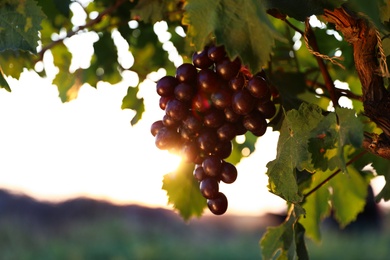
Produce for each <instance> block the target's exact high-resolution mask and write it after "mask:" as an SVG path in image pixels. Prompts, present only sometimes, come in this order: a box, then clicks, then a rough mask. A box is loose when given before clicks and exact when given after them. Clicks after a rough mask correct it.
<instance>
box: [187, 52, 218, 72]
mask: <svg viewBox="0 0 390 260" xmlns="http://www.w3.org/2000/svg"><path fill="white" fill-rule="evenodd" d="M207 52H208V47H205V48H204V49H203V50H202V51H201V52H195V53H194V54H193V56H192V63H193V64H194V65H195V66H196V67H197V68H199V69H207V68H209V67H211V65H213V63H214V62H213V61H212V60H210V58H209V56H208V53H207Z"/></svg>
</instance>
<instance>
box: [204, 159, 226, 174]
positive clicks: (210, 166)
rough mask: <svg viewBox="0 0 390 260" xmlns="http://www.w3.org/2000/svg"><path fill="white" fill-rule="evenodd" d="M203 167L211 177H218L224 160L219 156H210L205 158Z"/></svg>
mask: <svg viewBox="0 0 390 260" xmlns="http://www.w3.org/2000/svg"><path fill="white" fill-rule="evenodd" d="M202 167H203V170H204V172H205V173H206V175H207V176H209V177H217V176H218V175H219V173H220V171H221V167H222V161H221V159H220V158H219V157H217V156H208V157H206V158H205V159H204V160H203V163H202Z"/></svg>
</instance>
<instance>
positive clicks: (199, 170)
mask: <svg viewBox="0 0 390 260" xmlns="http://www.w3.org/2000/svg"><path fill="white" fill-rule="evenodd" d="M193 175H194V177H195V179H197V180H198V181H199V182H201V181H203V180H204V179H205V178H206V173H205V172H204V170H203V167H202V166H201V165H197V166H195V170H194V172H193Z"/></svg>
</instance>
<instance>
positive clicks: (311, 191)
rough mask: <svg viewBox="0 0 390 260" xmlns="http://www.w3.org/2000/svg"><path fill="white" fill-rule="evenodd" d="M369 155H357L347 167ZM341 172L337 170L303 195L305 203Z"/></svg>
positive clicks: (363, 153)
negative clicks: (311, 195)
mask: <svg viewBox="0 0 390 260" xmlns="http://www.w3.org/2000/svg"><path fill="white" fill-rule="evenodd" d="M366 153H367V151H366V150H363V151H361V152H360V153H359V154H357V155H356V156H355V157H353V158H352V159H351V160H349V161H348V162H347V163H346V166H349V165H350V164H352V163H354V162H356V161H357V160H358V159H360V158H361V157H362V156H363V155H365V154H366ZM340 172H341V169H338V170H336V171H335V172H333V173H332V174H331V175H329V176H328V177H327V178H326V179H325V180H323V181H322V182H321V183H319V184H318V185H317V186H315V187H314V188H313V189H311V190H310V191H309V192H308V193H306V194H305V195H303V201H305V199H306V198H307V197H308V196H309V195H310V194H312V193H314V192H315V191H317V190H318V189H319V188H321V187H322V186H324V185H325V184H326V183H327V182H328V181H330V180H331V179H332V178H333V177H335V176H336V175H337V174H339V173H340Z"/></svg>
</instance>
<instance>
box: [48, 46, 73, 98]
mask: <svg viewBox="0 0 390 260" xmlns="http://www.w3.org/2000/svg"><path fill="white" fill-rule="evenodd" d="M51 52H52V53H53V57H54V65H55V66H56V67H57V68H58V70H59V71H58V73H57V75H56V76H55V78H54V80H53V84H54V85H56V86H57V88H58V92H59V96H60V98H61V100H62V102H66V101H70V100H72V99H74V98H76V97H77V91H78V89H77V88H73V89H72V87H73V86H74V85H75V83H76V77H75V76H74V75H73V74H72V73H70V72H69V66H70V63H71V61H72V54H71V53H70V52H69V50H68V48H67V47H66V46H65V45H64V44H63V43H60V44H57V45H56V46H55V47H54V48H52V49H51ZM71 89H72V90H71Z"/></svg>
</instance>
